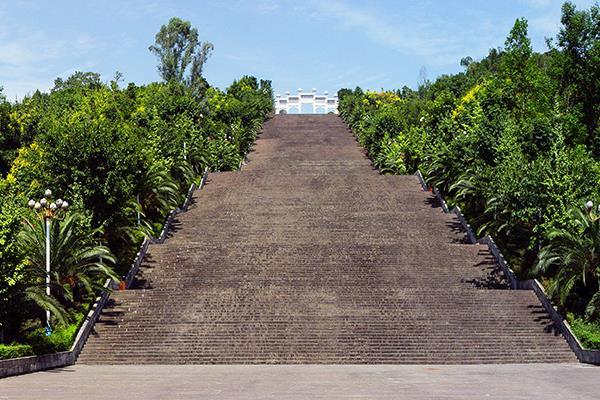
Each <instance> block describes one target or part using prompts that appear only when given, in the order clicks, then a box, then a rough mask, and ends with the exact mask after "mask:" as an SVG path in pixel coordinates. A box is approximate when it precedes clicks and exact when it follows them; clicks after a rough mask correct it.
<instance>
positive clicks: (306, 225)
mask: <svg viewBox="0 0 600 400" xmlns="http://www.w3.org/2000/svg"><path fill="white" fill-rule="evenodd" d="M194 199H195V203H194V204H193V205H192V206H191V207H190V210H189V211H188V212H187V213H185V214H181V215H179V216H178V219H179V220H178V223H177V224H176V225H175V226H176V229H175V231H174V233H173V234H172V235H171V237H170V238H168V239H167V241H166V242H165V243H164V244H162V245H152V246H151V248H150V252H149V256H148V257H147V259H146V261H145V263H144V264H143V266H142V268H141V270H140V273H139V274H138V276H137V277H136V282H135V285H134V287H133V289H132V290H127V291H120V292H115V293H114V294H113V295H112V296H111V299H112V300H111V304H110V306H109V307H107V308H106V309H105V310H104V312H103V313H102V315H101V317H100V320H99V322H98V323H97V324H96V327H95V332H94V333H93V334H92V335H91V336H90V338H89V339H88V342H87V344H86V345H85V348H84V350H83V352H82V353H81V355H80V357H79V361H78V362H79V363H86V364H144V363H152V364H185V363H194V364H201V363H406V364H409V363H521V362H575V361H576V358H575V356H574V355H573V353H572V352H571V351H570V349H569V346H568V345H567V343H566V342H565V340H564V338H563V337H562V336H561V335H560V334H558V333H557V332H555V329H554V327H553V325H552V322H551V320H550V319H549V317H548V315H547V313H546V312H545V311H544V309H543V307H542V306H541V304H540V303H539V301H538V300H537V298H536V296H535V295H534V293H533V292H531V291H513V290H508V289H507V285H506V282H505V280H504V277H503V276H502V274H501V272H500V271H499V268H498V267H497V265H496V264H495V262H494V259H493V257H492V256H491V254H490V253H489V251H488V249H487V247H486V246H482V245H473V244H467V241H466V237H465V233H464V232H463V231H462V230H461V226H460V223H459V221H458V220H457V218H456V217H455V216H454V215H451V214H444V213H443V212H442V211H441V208H440V207H439V205H438V204H437V203H436V200H435V198H434V197H433V196H431V194H429V193H426V192H423V191H422V189H421V187H420V185H419V183H418V181H417V179H416V177H414V176H382V175H380V174H379V173H378V172H377V171H376V170H374V169H373V167H372V165H371V163H370V162H369V160H368V159H367V158H366V157H365V156H364V152H363V151H362V149H361V148H360V147H359V146H358V144H357V143H356V141H355V140H354V138H353V136H352V134H351V132H349V131H348V129H347V128H346V126H345V125H344V123H343V122H342V121H341V120H340V119H339V117H337V116H333V115H325V116H307V115H302V116H299V115H286V116H282V115H281V116H279V115H278V116H276V117H275V118H274V119H272V120H270V121H268V122H267V123H266V124H265V126H264V129H263V133H262V134H261V136H260V138H259V140H258V141H257V143H256V145H255V147H254V151H253V152H252V153H250V156H249V162H248V164H247V165H246V166H244V167H243V168H242V171H239V172H227V173H217V174H211V175H210V176H209V182H208V184H207V186H206V187H205V188H204V189H203V190H202V191H199V192H197V193H196V195H195V198H194Z"/></svg>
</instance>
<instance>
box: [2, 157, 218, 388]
mask: <svg viewBox="0 0 600 400" xmlns="http://www.w3.org/2000/svg"><path fill="white" fill-rule="evenodd" d="M207 177H208V168H207V169H205V170H204V174H203V175H202V180H201V181H200V185H198V186H196V185H195V184H192V185H191V186H190V189H189V190H188V193H187V196H186V199H185V202H184V203H183V205H182V206H181V207H179V208H177V209H175V210H171V212H169V214H168V216H167V218H166V221H165V225H164V228H163V230H162V232H161V234H160V236H159V237H158V238H156V239H153V238H145V239H144V241H143V242H142V244H141V245H140V249H139V251H138V252H137V254H136V256H135V258H134V260H133V262H132V264H131V268H130V269H129V272H128V273H127V275H126V276H124V277H123V282H124V284H125V287H126V288H129V287H130V286H131V284H132V282H133V279H134V277H135V276H136V274H137V272H138V271H139V269H140V265H141V264H142V262H143V260H144V257H145V256H146V253H147V252H148V247H149V246H150V244H151V243H156V244H160V243H163V242H164V241H165V239H166V238H167V234H168V232H169V229H170V227H171V224H172V223H173V220H174V219H175V216H176V215H177V214H178V213H181V212H185V211H187V209H188V207H189V205H190V203H191V201H192V197H193V195H194V192H195V191H196V190H200V189H202V187H203V186H204V184H205V183H206V179H207ZM104 288H105V290H104V291H103V292H102V294H101V295H100V296H99V297H98V298H96V301H95V302H94V304H93V305H92V307H91V308H90V310H89V312H88V314H87V316H86V317H85V320H84V321H83V324H82V325H81V327H80V328H79V330H78V331H77V336H76V337H75V341H74V342H73V345H72V346H71V349H70V350H69V351H63V352H60V353H53V354H44V355H37V356H29V357H21V358H12V359H8V360H0V378H4V377H7V376H13V375H19V374H25V373H29V372H35V371H41V370H45V369H50V368H58V367H65V366H68V365H73V364H74V363H75V361H77V357H79V354H80V353H81V350H83V346H84V345H85V342H86V341H87V338H88V336H89V335H90V333H91V331H92V328H93V327H94V324H95V323H96V321H98V318H99V317H100V313H101V312H102V309H103V308H104V306H105V305H106V302H107V301H108V299H109V297H110V292H111V290H116V289H118V288H119V282H114V281H112V280H111V279H108V280H107V281H106V282H105V284H104Z"/></svg>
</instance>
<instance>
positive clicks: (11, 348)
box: [0, 343, 34, 360]
mask: <svg viewBox="0 0 600 400" xmlns="http://www.w3.org/2000/svg"><path fill="white" fill-rule="evenodd" d="M32 355H34V351H33V348H32V347H31V346H30V345H28V344H19V343H13V344H0V360H6V359H9V358H20V357H27V356H32Z"/></svg>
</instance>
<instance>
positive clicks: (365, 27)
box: [310, 0, 489, 66]
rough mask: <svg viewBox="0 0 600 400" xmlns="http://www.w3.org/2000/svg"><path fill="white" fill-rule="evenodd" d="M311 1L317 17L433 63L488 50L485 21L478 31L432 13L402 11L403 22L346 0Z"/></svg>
mask: <svg viewBox="0 0 600 400" xmlns="http://www.w3.org/2000/svg"><path fill="white" fill-rule="evenodd" d="M311 5H312V6H313V7H312V8H313V11H312V12H311V13H310V15H311V16H312V17H313V18H320V19H323V20H326V21H333V23H334V26H335V27H337V28H338V29H342V30H353V31H357V32H362V33H363V34H364V35H365V36H366V37H368V38H369V39H370V40H372V41H373V42H374V43H377V44H379V45H381V46H384V47H388V48H390V49H393V50H395V51H399V52H402V53H404V54H407V55H411V56H415V57H419V58H422V59H423V60H424V61H426V62H427V63H430V64H432V65H437V66H447V65H454V64H456V63H458V60H460V58H461V57H463V56H464V55H465V54H466V53H465V52H468V53H471V52H472V51H479V50H482V51H485V50H487V45H486V44H485V39H486V38H487V36H489V35H488V32H487V30H488V29H487V27H486V26H485V25H484V24H480V25H479V26H477V27H476V28H477V34H472V32H469V29H472V28H467V27H456V26H452V21H449V20H447V19H444V20H442V21H435V20H432V18H431V16H430V15H422V16H421V18H415V16H411V15H401V16H396V18H395V19H396V20H401V21H402V22H401V23H390V22H389V21H388V18H387V15H385V14H383V13H382V12H379V11H377V10H374V9H371V8H367V7H364V6H355V5H351V4H349V3H348V2H346V1H343V0H330V1H326V2H322V1H314V2H312V3H311ZM482 39H483V40H482Z"/></svg>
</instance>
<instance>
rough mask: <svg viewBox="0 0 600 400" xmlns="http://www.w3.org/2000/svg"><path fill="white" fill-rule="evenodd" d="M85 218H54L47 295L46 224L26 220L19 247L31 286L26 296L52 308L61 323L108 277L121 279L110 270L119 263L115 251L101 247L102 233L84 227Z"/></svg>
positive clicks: (74, 214)
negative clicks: (71, 308) (75, 306)
mask: <svg viewBox="0 0 600 400" xmlns="http://www.w3.org/2000/svg"><path fill="white" fill-rule="evenodd" d="M81 223H82V216H81V215H80V214H79V213H77V212H69V213H68V214H67V215H66V216H65V217H64V219H62V220H60V219H53V220H52V223H51V228H50V248H51V252H50V271H51V273H50V282H51V283H50V289H51V296H50V297H49V296H47V295H46V293H45V285H46V283H45V279H46V247H45V240H46V239H45V222H44V219H43V218H40V217H39V216H34V217H30V218H26V219H25V220H24V224H23V229H22V230H21V232H20V233H19V237H18V245H19V248H20V250H21V252H22V254H23V255H24V257H25V261H24V271H23V274H24V275H25V277H26V279H27V281H28V284H29V287H28V288H27V289H26V291H25V294H26V296H27V298H28V299H30V300H32V301H33V302H34V303H35V304H37V305H38V306H39V307H40V308H41V309H43V310H45V309H49V310H51V312H52V314H53V315H54V316H55V317H56V318H57V320H58V321H59V322H60V323H61V324H66V323H67V322H68V320H69V317H68V313H67V311H66V310H67V309H68V308H69V307H70V306H72V305H73V304H81V303H82V302H83V301H84V300H85V299H86V298H87V297H88V296H93V295H94V294H95V293H97V291H98V290H100V289H102V288H103V285H104V281H105V280H106V279H108V278H112V279H115V280H117V281H118V280H119V276H118V275H117V274H116V273H115V272H114V271H113V269H112V268H111V267H110V265H111V264H114V263H116V259H115V257H114V256H113V254H112V253H111V251H110V250H109V249H108V248H107V247H105V246H102V245H99V244H98V239H97V237H98V236H99V233H100V232H99V231H98V230H97V229H96V230H89V229H86V228H85V227H82V226H81Z"/></svg>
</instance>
